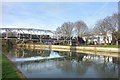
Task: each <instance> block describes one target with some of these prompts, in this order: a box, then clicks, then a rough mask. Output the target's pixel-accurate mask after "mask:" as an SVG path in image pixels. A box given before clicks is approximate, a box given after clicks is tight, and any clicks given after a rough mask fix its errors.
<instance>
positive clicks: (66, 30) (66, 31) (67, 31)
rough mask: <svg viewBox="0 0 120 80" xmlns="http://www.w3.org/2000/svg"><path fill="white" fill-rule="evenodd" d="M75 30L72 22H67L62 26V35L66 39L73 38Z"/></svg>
mask: <svg viewBox="0 0 120 80" xmlns="http://www.w3.org/2000/svg"><path fill="white" fill-rule="evenodd" d="M73 28H74V25H73V23H72V22H65V23H64V24H62V26H61V31H62V32H61V33H62V34H63V36H65V37H71V36H72V33H73Z"/></svg>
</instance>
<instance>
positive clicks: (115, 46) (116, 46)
mask: <svg viewBox="0 0 120 80" xmlns="http://www.w3.org/2000/svg"><path fill="white" fill-rule="evenodd" d="M97 47H111V48H118V47H120V45H107V46H105V45H97Z"/></svg>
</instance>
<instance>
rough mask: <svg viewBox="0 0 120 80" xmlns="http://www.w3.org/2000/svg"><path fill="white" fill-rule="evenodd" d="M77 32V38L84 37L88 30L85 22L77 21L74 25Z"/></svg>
mask: <svg viewBox="0 0 120 80" xmlns="http://www.w3.org/2000/svg"><path fill="white" fill-rule="evenodd" d="M74 27H75V31H76V34H77V36H79V37H82V35H83V34H84V33H85V31H86V30H87V25H86V23H85V22H83V21H77V22H75V23H74Z"/></svg>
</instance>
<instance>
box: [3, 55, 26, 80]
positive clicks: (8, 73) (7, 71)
mask: <svg viewBox="0 0 120 80" xmlns="http://www.w3.org/2000/svg"><path fill="white" fill-rule="evenodd" d="M9 78H10V79H18V80H27V78H26V77H25V76H24V75H23V74H22V73H21V72H20V71H19V70H18V69H17V68H16V67H15V66H14V64H13V63H12V62H11V61H10V60H9V59H8V58H7V57H6V56H5V55H2V79H3V80H4V79H9Z"/></svg>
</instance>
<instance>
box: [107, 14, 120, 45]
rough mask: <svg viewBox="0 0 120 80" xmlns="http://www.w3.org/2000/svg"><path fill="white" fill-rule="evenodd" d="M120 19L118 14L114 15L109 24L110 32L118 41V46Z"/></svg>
mask: <svg viewBox="0 0 120 80" xmlns="http://www.w3.org/2000/svg"><path fill="white" fill-rule="evenodd" d="M118 19H119V16H118V14H117V13H114V14H113V15H112V16H111V17H110V18H109V23H108V25H109V26H110V30H111V32H112V34H113V37H114V38H115V40H116V45H118V39H119V38H120V32H119V31H118V30H119V25H118V22H119V20H118Z"/></svg>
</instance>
